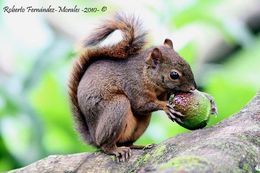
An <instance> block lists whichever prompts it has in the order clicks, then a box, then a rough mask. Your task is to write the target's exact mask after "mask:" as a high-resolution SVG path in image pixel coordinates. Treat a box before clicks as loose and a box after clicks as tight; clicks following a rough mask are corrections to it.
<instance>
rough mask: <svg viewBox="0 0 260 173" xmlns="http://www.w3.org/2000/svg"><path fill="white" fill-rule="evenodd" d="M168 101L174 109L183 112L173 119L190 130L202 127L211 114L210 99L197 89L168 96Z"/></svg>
mask: <svg viewBox="0 0 260 173" xmlns="http://www.w3.org/2000/svg"><path fill="white" fill-rule="evenodd" d="M169 103H171V104H173V105H174V110H176V111H178V112H180V113H182V114H183V116H176V119H175V121H176V122H177V123H178V124H179V125H181V126H183V127H185V128H187V129H190V130H195V129H199V128H203V127H205V126H206V125H207V122H208V120H209V117H210V114H211V103H210V100H209V99H208V98H207V97H206V96H205V94H203V92H200V91H198V90H195V91H193V92H189V93H177V94H175V95H173V96H171V97H170V99H169Z"/></svg>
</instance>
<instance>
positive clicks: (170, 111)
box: [166, 104, 184, 121]
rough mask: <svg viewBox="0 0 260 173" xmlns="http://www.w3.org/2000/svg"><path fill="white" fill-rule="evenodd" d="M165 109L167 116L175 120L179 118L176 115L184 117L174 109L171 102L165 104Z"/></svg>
mask: <svg viewBox="0 0 260 173" xmlns="http://www.w3.org/2000/svg"><path fill="white" fill-rule="evenodd" d="M167 108H168V109H167V111H166V114H167V115H168V117H169V118H170V119H171V120H172V121H175V120H176V119H179V118H178V117H184V115H183V114H182V113H180V112H178V111H176V110H175V109H174V105H172V104H167Z"/></svg>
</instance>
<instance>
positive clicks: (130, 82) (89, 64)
mask: <svg viewBox="0 0 260 173" xmlns="http://www.w3.org/2000/svg"><path fill="white" fill-rule="evenodd" d="M139 25H140V24H139V22H138V20H136V19H135V18H133V17H132V18H131V17H130V18H124V17H122V16H119V15H117V16H116V17H115V18H114V19H113V20H107V21H105V23H104V24H103V25H102V26H101V27H100V28H99V29H97V30H96V32H95V33H94V34H92V36H90V37H89V38H88V39H87V40H86V41H85V46H86V47H87V49H86V50H84V51H83V53H82V54H81V56H80V57H79V58H78V59H77V60H76V62H75V63H74V66H73V69H72V72H71V77H70V80H69V94H70V99H71V103H72V104H71V105H72V110H73V114H74V117H75V120H76V125H77V128H78V130H79V132H80V134H81V135H82V136H83V138H84V139H85V141H86V142H88V143H90V144H92V145H95V146H97V147H100V148H101V149H102V150H103V151H104V152H106V153H108V154H114V155H116V156H117V157H118V158H120V159H122V161H124V160H125V159H127V158H128V157H129V155H130V148H129V147H128V146H132V144H133V142H134V141H136V140H137V139H138V138H139V137H140V136H141V135H142V134H143V133H144V131H145V129H146V128H147V126H148V125H149V122H150V118H151V113H152V112H153V111H157V110H164V111H167V109H166V99H167V97H166V95H167V93H168V92H173V91H176V90H182V91H189V90H190V89H193V88H194V84H195V82H194V78H193V74H192V71H191V69H190V66H189V65H188V64H187V63H186V62H185V61H184V60H183V59H182V58H181V57H180V56H179V55H178V54H177V53H176V52H175V51H174V50H173V47H172V41H171V40H169V39H166V40H165V42H164V45H163V46H158V47H151V48H149V49H146V50H142V48H143V46H144V43H145V41H144V40H145V39H144V36H145V32H141V31H140V30H139V29H138V28H139ZM117 29H119V30H121V31H122V32H123V40H122V41H120V42H119V43H118V44H116V45H112V46H107V47H93V46H95V45H97V44H98V43H100V42H101V41H103V40H104V39H105V38H106V37H107V36H108V35H110V34H111V33H112V32H113V31H115V30H117ZM172 70H175V71H178V72H179V73H180V79H178V80H173V79H171V78H170V73H171V71H172ZM119 146H120V147H119Z"/></svg>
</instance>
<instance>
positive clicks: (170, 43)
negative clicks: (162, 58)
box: [163, 38, 173, 49]
mask: <svg viewBox="0 0 260 173" xmlns="http://www.w3.org/2000/svg"><path fill="white" fill-rule="evenodd" d="M163 44H164V46H167V47H169V48H172V49H173V44H172V41H171V40H170V39H168V38H166V39H165V40H164V43H163Z"/></svg>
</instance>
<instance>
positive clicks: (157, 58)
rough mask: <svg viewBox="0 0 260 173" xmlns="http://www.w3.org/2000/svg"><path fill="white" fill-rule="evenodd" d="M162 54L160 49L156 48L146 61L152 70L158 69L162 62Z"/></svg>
mask: <svg viewBox="0 0 260 173" xmlns="http://www.w3.org/2000/svg"><path fill="white" fill-rule="evenodd" d="M162 60H163V57H162V52H161V51H160V49H158V48H154V49H153V50H152V53H151V54H150V55H149V57H148V58H147V59H146V64H148V65H150V66H151V67H152V68H156V67H157V66H158V65H159V64H160V62H162Z"/></svg>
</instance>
